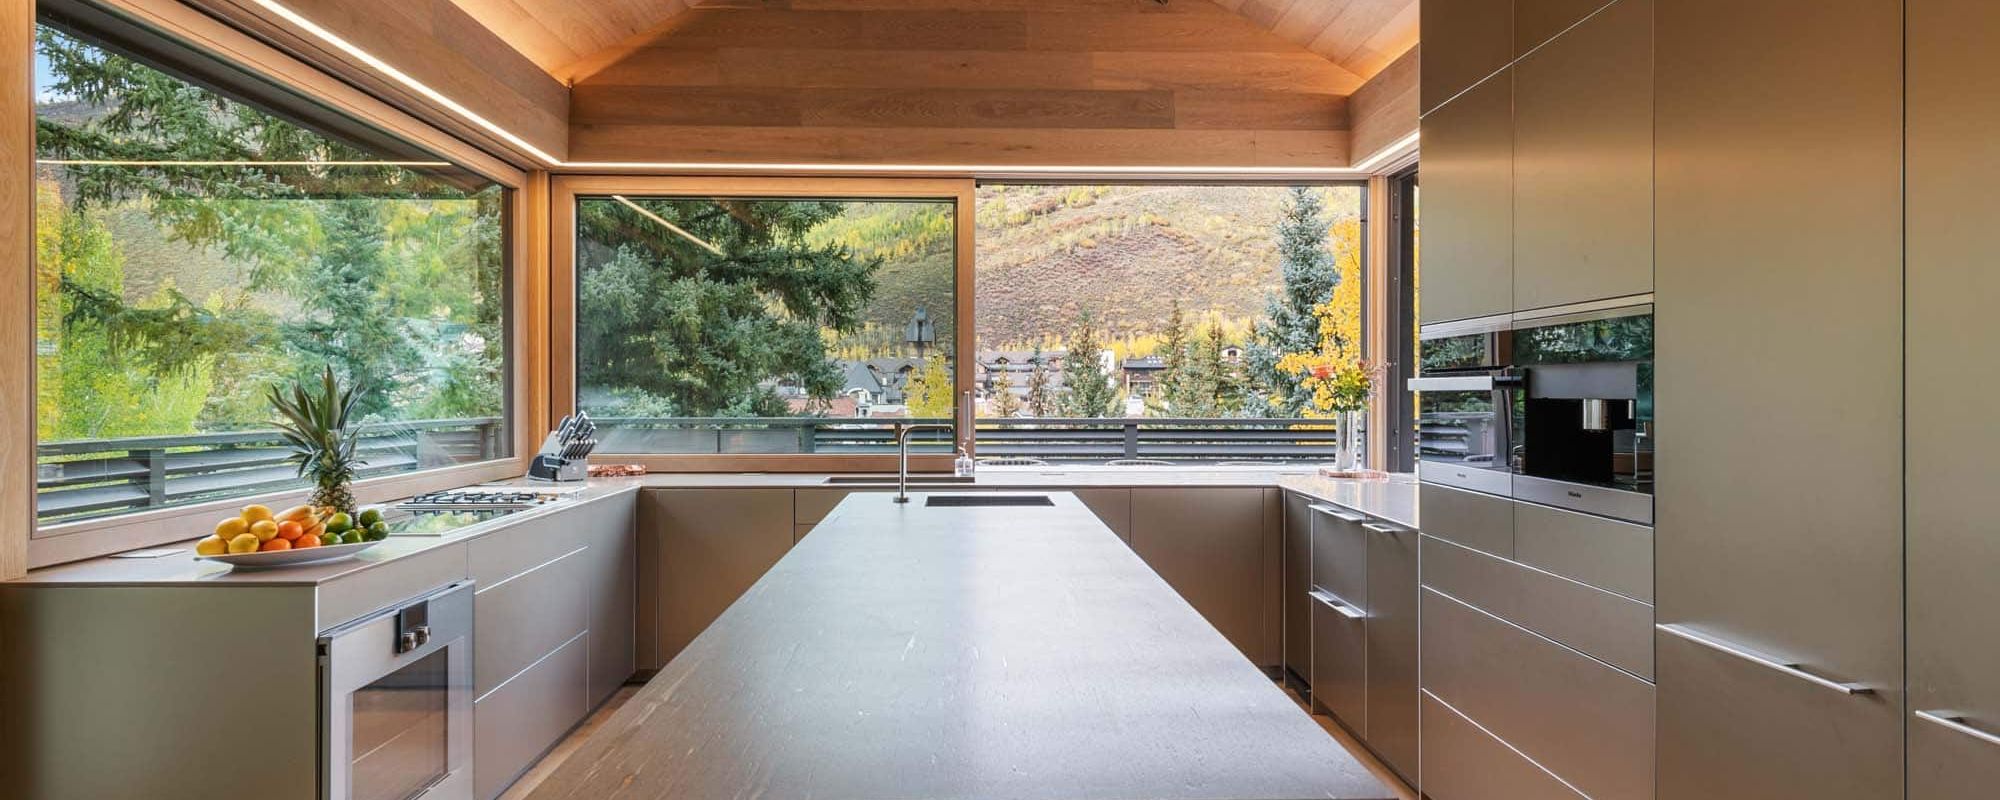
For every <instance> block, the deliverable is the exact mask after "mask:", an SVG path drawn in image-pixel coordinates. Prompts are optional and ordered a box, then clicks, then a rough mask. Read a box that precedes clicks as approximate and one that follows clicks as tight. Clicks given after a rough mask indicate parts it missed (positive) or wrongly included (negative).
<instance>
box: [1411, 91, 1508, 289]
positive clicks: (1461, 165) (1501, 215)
mask: <svg viewBox="0 0 2000 800" xmlns="http://www.w3.org/2000/svg"><path fill="white" fill-rule="evenodd" d="M1423 137H1424V211H1423V213H1424V280H1423V299H1422V301H1421V302H1420V303H1419V304H1418V305H1417V317H1418V319H1419V321H1421V322H1424V323H1432V322H1445V321H1450V320H1457V319H1468V318H1473V317H1485V316H1491V315H1494V314H1505V313H1508V312H1509V311H1512V310H1513V305H1514V263H1513V250H1514V245H1513V226H1514V218H1513V205H1514V78H1513V75H1512V74H1511V71H1508V72H1502V73H1500V74H1498V75H1495V76H1493V77H1491V78H1488V79H1487V80H1486V82H1485V83H1482V84H1479V86H1477V87H1475V88H1473V89H1472V90H1470V91H1468V92H1466V93H1465V94H1463V95H1460V96H1459V97H1458V99H1456V100H1453V101H1451V102H1450V103H1447V104H1445V105H1444V106H1443V107H1442V108H1438V109H1436V110H1434V111H1432V112H1431V113H1429V114H1427V115H1425V116H1424V119H1423Z"/></svg>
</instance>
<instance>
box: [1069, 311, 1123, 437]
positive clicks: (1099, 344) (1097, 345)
mask: <svg viewBox="0 0 2000 800" xmlns="http://www.w3.org/2000/svg"><path fill="white" fill-rule="evenodd" d="M1064 344H1065V345H1066V346H1067V347H1068V348H1069V355H1067V356H1065V357H1064V360H1063V396H1062V408H1061V411H1062V414H1063V416H1066V417H1107V416H1115V415H1117V410H1116V408H1115V406H1116V405H1117V402H1118V389H1117V387H1115V386H1113V385H1112V384H1111V376H1109V375H1106V374H1104V370H1103V368H1102V367H1101V366H1100V365H1099V363H1098V361H1099V359H1100V358H1102V356H1103V353H1104V343H1103V338H1102V332H1101V331H1099V330H1098V329H1097V322H1096V320H1095V319H1094V318H1093V317H1092V316H1091V314H1090V312H1088V311H1086V312H1084V313H1082V314H1080V315H1078V316H1077V319H1076V326H1075V327H1073V328H1071V329H1070V333H1069V337H1068V340H1067V341H1066V342H1065V343H1064Z"/></svg>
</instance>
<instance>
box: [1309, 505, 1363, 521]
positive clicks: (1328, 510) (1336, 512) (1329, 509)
mask: <svg viewBox="0 0 2000 800" xmlns="http://www.w3.org/2000/svg"><path fill="white" fill-rule="evenodd" d="M1306 507H1307V508H1310V509H1312V510H1314V511H1317V512H1319V513H1321V514H1325V515H1327V516H1329V517H1333V518H1334V519H1337V520H1340V521H1341V522H1355V523H1360V522H1367V521H1368V518H1367V517H1364V516H1361V515H1360V514H1356V513H1353V512H1351V511H1346V510H1343V509H1341V508H1339V507H1336V506H1330V505H1326V504H1324V503H1314V504H1312V505H1309V506H1306Z"/></svg>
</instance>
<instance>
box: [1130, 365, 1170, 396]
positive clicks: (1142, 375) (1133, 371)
mask: <svg viewBox="0 0 2000 800" xmlns="http://www.w3.org/2000/svg"><path fill="white" fill-rule="evenodd" d="M1166 369H1167V359H1166V357H1165V356H1139V357H1136V358H1128V359H1125V362H1124V363H1123V364H1120V365H1119V374H1120V376H1121V377H1122V378H1123V380H1124V381H1125V393H1126V395H1128V396H1130V397H1145V396H1148V395H1151V394H1153V392H1154V391H1156V390H1157V389H1159V386H1160V374H1161V373H1163V372H1165V371H1166Z"/></svg>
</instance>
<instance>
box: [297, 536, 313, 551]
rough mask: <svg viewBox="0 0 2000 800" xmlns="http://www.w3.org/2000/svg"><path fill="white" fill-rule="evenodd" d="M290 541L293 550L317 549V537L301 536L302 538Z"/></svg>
mask: <svg viewBox="0 0 2000 800" xmlns="http://www.w3.org/2000/svg"><path fill="white" fill-rule="evenodd" d="M291 541H292V549H293V550H304V549H306V548H308V547H318V546H319V537H317V536H303V535H302V536H300V537H299V538H297V539H293V540H291Z"/></svg>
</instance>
